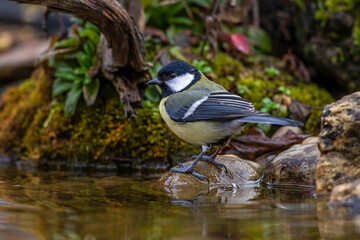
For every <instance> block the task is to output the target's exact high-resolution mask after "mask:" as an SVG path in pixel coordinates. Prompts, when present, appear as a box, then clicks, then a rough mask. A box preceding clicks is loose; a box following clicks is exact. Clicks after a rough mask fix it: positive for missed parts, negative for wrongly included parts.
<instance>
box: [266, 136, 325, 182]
mask: <svg viewBox="0 0 360 240" xmlns="http://www.w3.org/2000/svg"><path fill="white" fill-rule="evenodd" d="M304 141H306V140H304ZM319 157H320V151H319V149H318V146H317V143H316V142H310V143H307V144H301V145H300V144H298V145H294V146H292V147H291V148H289V149H288V150H286V151H284V152H282V153H280V154H279V155H277V156H276V157H275V158H274V159H272V160H271V161H270V162H269V163H268V166H267V168H266V171H265V175H264V181H265V182H266V183H268V184H274V185H276V184H280V185H312V186H314V185H315V178H314V174H315V169H316V164H317V162H318V160H319Z"/></svg>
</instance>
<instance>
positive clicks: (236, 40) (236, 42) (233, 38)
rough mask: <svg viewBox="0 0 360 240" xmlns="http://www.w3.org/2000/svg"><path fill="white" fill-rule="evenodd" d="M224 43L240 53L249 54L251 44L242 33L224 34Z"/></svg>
mask: <svg viewBox="0 0 360 240" xmlns="http://www.w3.org/2000/svg"><path fill="white" fill-rule="evenodd" d="M224 35H225V36H224V41H225V42H227V43H228V44H230V45H231V47H234V48H236V49H237V50H238V51H240V52H242V53H244V54H249V53H250V44H249V41H248V39H247V38H246V37H245V36H244V35H243V34H241V33H234V34H224Z"/></svg>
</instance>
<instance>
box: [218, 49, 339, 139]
mask: <svg viewBox="0 0 360 240" xmlns="http://www.w3.org/2000/svg"><path fill="white" fill-rule="evenodd" d="M258 58H259V59H258V60H257V61H256V63H257V64H256V66H249V67H247V68H245V67H244V66H243V65H242V64H241V63H239V62H238V61H237V60H235V59H233V58H231V57H230V56H228V55H225V54H222V53H219V54H218V55H217V57H216V59H215V61H214V64H213V65H212V68H213V69H214V73H215V74H216V79H217V82H218V83H220V84H222V85H223V86H224V87H225V88H227V89H229V90H230V91H232V90H233V91H235V92H236V90H239V89H243V91H242V92H241V96H242V97H244V98H245V99H248V100H249V101H251V102H252V103H253V104H254V106H255V108H256V109H260V108H261V107H263V99H264V98H266V97H269V98H270V99H273V100H274V99H276V98H277V97H278V96H279V95H282V94H283V93H282V92H281V91H279V87H284V89H288V90H289V92H290V94H289V97H291V98H296V99H298V100H299V101H300V102H302V103H304V104H306V105H308V106H312V107H315V109H314V110H312V113H311V115H310V117H309V119H308V121H307V122H306V124H305V132H306V133H312V132H313V131H314V128H315V126H316V125H317V122H318V119H319V117H320V116H321V113H322V110H321V109H319V108H323V107H324V106H325V105H326V104H329V103H331V102H333V101H334V99H333V97H332V96H331V95H330V94H329V93H328V92H327V91H326V90H324V89H321V88H319V87H318V86H317V85H316V84H314V83H312V84H305V83H302V82H299V81H297V80H296V79H295V78H294V77H292V76H291V75H290V74H289V73H287V72H286V71H284V69H282V68H281V67H277V68H278V69H280V71H281V74H279V75H278V76H274V77H270V76H269V75H268V74H266V72H265V69H266V67H268V66H269V65H275V66H281V63H280V60H278V59H276V58H269V57H265V58H264V59H263V57H258ZM234 84H235V86H237V89H235V90H234V89H233V87H232V86H234ZM244 89H245V90H244ZM271 114H273V115H276V116H281V117H283V115H282V111H275V112H271Z"/></svg>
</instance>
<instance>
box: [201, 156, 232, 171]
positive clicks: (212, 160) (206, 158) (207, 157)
mask: <svg viewBox="0 0 360 240" xmlns="http://www.w3.org/2000/svg"><path fill="white" fill-rule="evenodd" d="M201 160H203V161H205V162H208V163H211V164H214V165H215V166H219V167H222V168H224V169H225V172H226V173H227V172H228V170H227V168H226V166H225V165H224V164H222V163H219V162H217V161H215V160H214V158H213V157H212V156H202V158H201Z"/></svg>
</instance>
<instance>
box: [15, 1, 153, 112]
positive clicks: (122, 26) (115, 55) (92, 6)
mask: <svg viewBox="0 0 360 240" xmlns="http://www.w3.org/2000/svg"><path fill="white" fill-rule="evenodd" d="M13 1H16V2H19V3H28V4H37V5H42V6H46V7H48V8H49V9H51V10H56V11H61V12H65V13H68V14H72V15H75V16H77V17H79V18H82V19H84V20H86V21H90V22H91V23H93V24H95V25H96V26H97V27H98V28H99V29H100V31H101V33H102V34H103V35H104V36H105V38H106V41H105V40H104V39H103V40H102V43H101V44H99V45H100V47H99V51H98V52H99V58H100V62H101V69H102V73H103V75H104V76H105V77H106V78H107V79H109V80H110V81H112V83H113V84H114V86H115V87H116V89H117V91H118V92H119V94H120V99H121V101H122V103H123V105H124V109H125V114H126V116H133V115H135V113H136V111H135V110H134V107H136V106H137V105H139V104H140V102H141V97H140V93H139V88H138V87H139V84H141V83H143V82H144V81H145V80H146V79H147V75H146V74H147V70H148V65H147V63H146V61H145V47H144V42H143V39H142V34H141V33H140V31H139V29H138V27H137V25H136V23H135V22H134V21H133V19H132V18H131V17H130V16H129V14H128V13H127V11H126V10H125V9H124V8H123V6H122V5H121V4H120V3H119V2H118V1H116V0H102V1H98V0H62V1H59V0H13ZM125 2H126V1H125ZM140 3H141V2H140ZM104 41H105V42H104ZM104 47H105V48H106V49H104Z"/></svg>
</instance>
